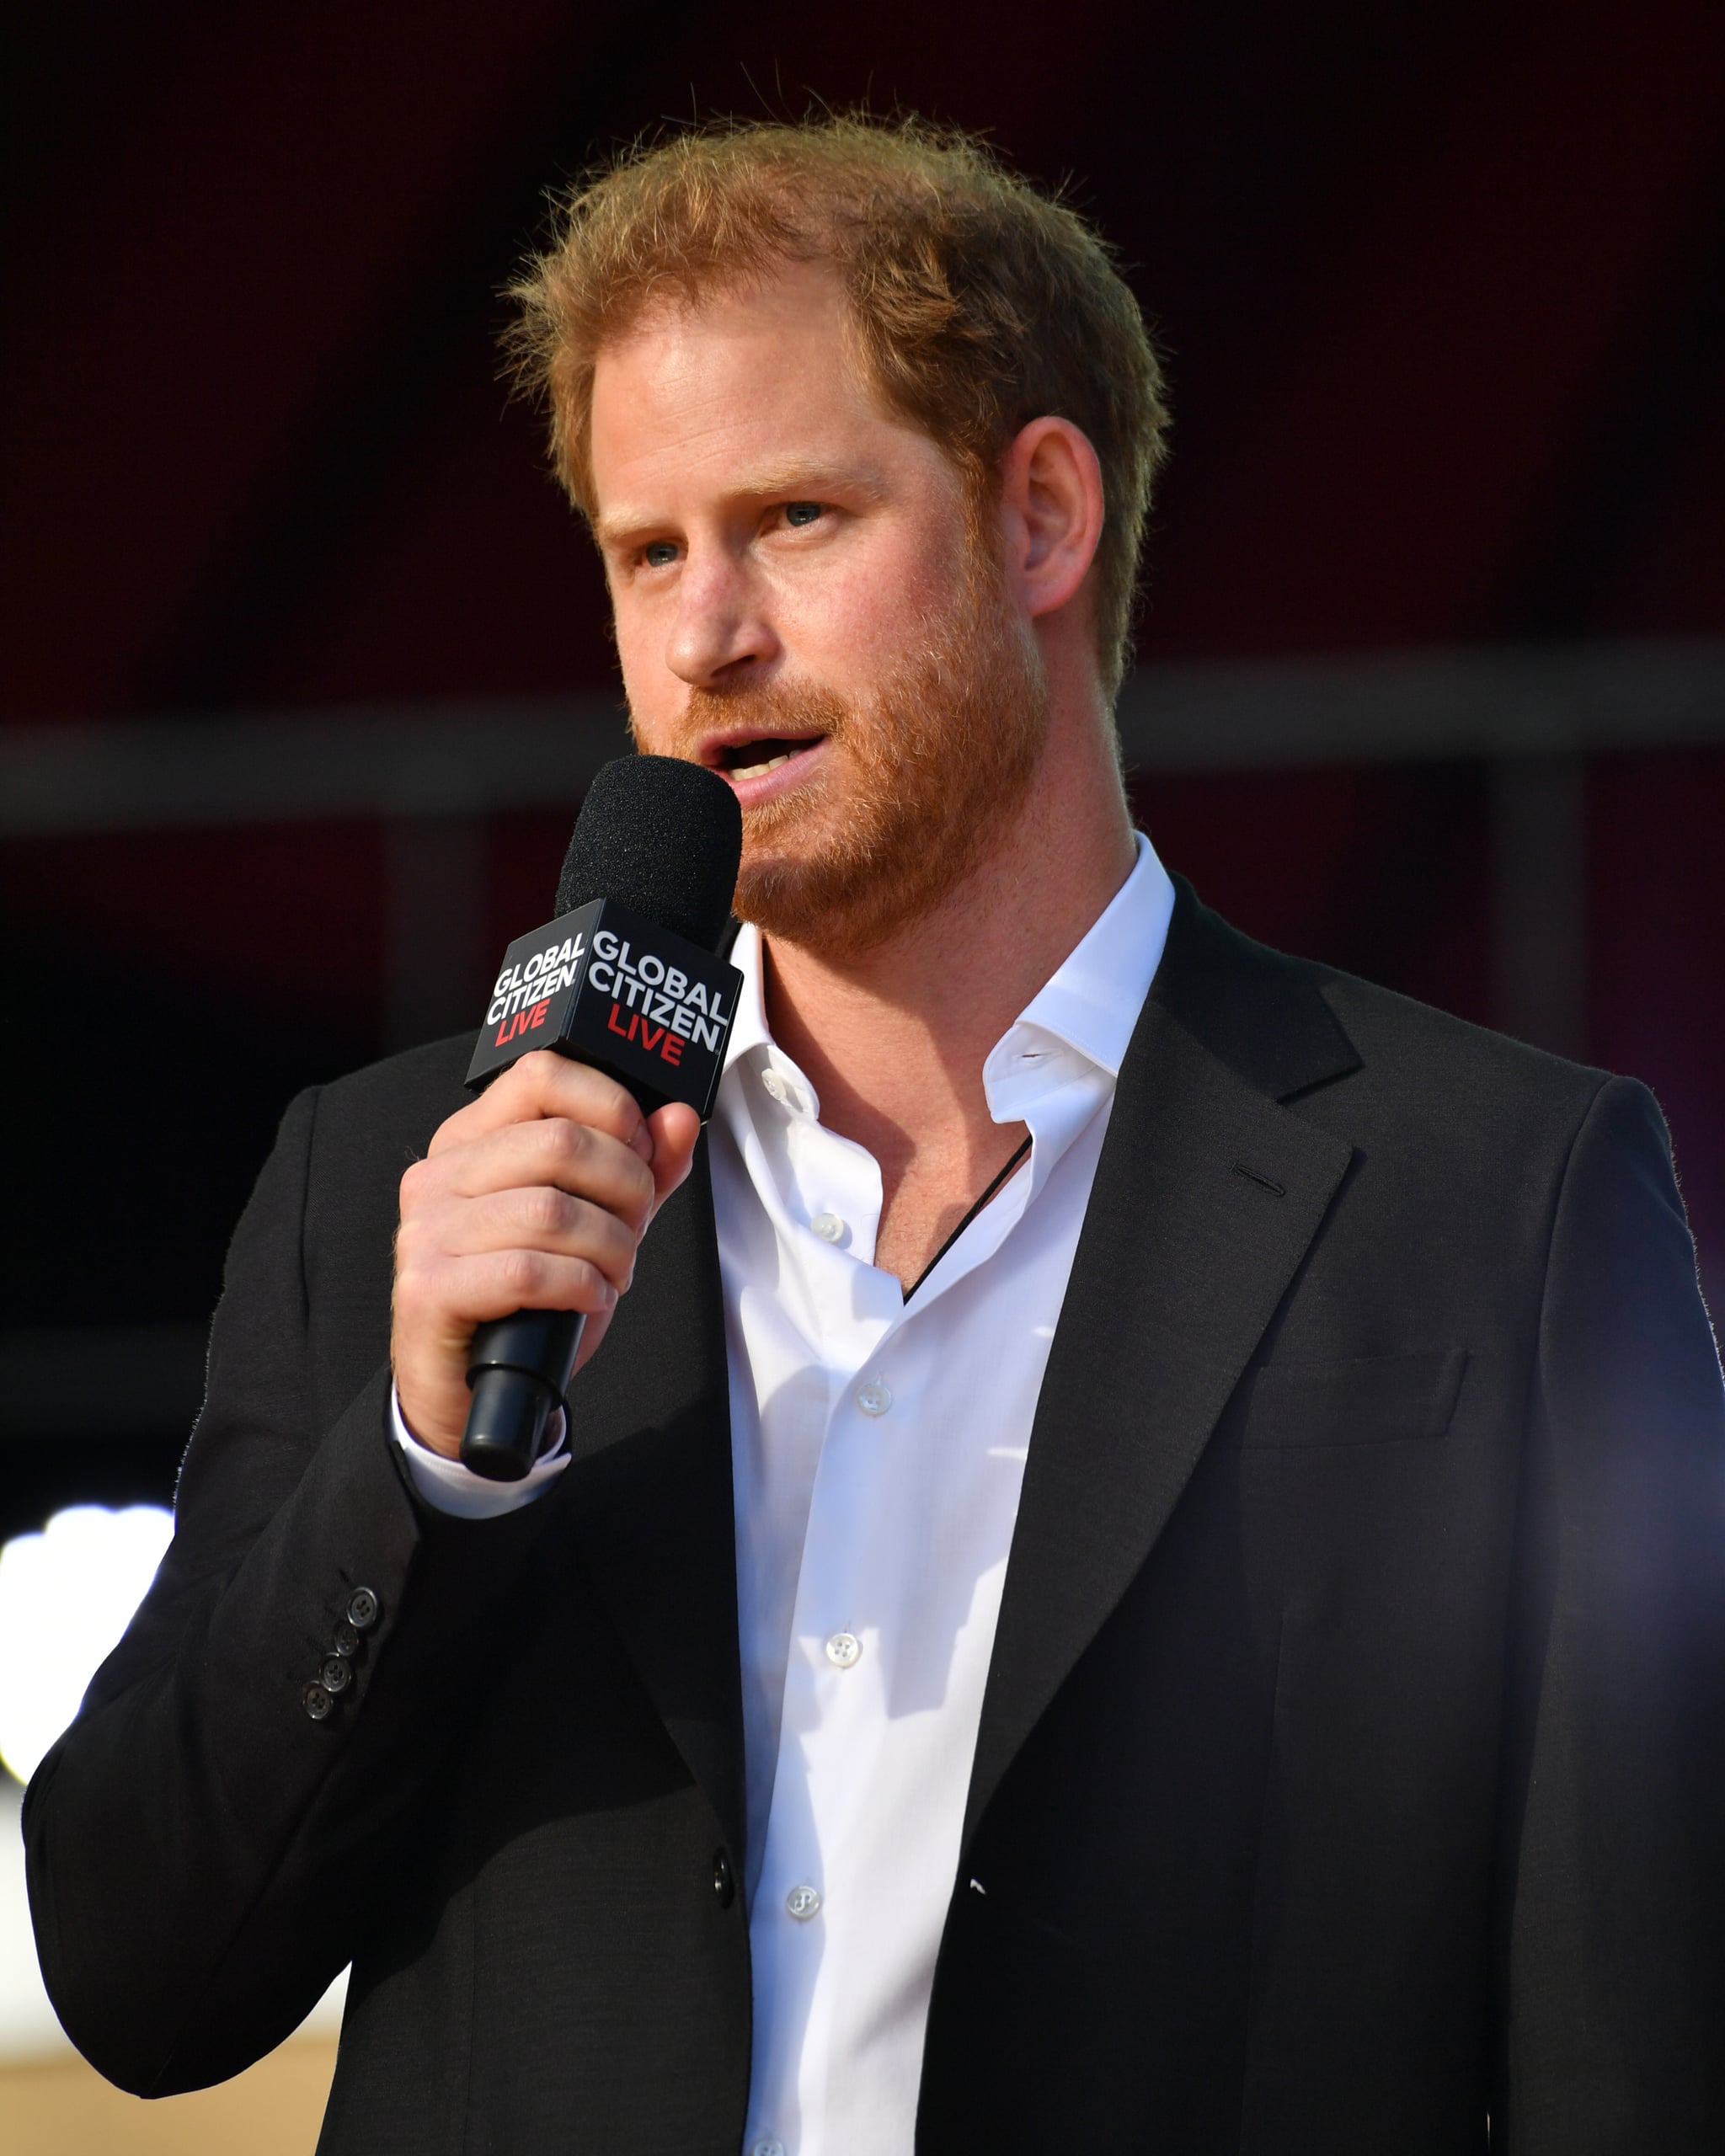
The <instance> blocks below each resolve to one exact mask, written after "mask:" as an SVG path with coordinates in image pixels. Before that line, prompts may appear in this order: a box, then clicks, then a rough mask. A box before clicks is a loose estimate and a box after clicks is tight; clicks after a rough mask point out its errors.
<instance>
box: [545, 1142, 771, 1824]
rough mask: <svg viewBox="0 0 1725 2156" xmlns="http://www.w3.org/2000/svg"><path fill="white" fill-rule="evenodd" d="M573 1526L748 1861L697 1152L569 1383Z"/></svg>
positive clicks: (710, 1284) (637, 1660) (721, 1426)
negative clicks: (605, 1329)
mask: <svg viewBox="0 0 1725 2156" xmlns="http://www.w3.org/2000/svg"><path fill="white" fill-rule="evenodd" d="M570 1420H571V1425H572V1428H571V1433H570V1448H571V1450H572V1451H573V1452H574V1455H575V1458H574V1464H573V1465H571V1466H570V1468H569V1471H568V1472H567V1473H566V1474H565V1475H564V1476H563V1485H564V1488H563V1492H560V1496H561V1497H562V1499H563V1508H564V1517H565V1518H566V1519H567V1520H568V1522H569V1527H570V1529H571V1531H572V1532H573V1533H574V1536H575V1539H576V1540H577V1542H578V1544H579V1548H580V1551H581V1555H582V1557H583V1559H584V1561H585V1565H586V1567H587V1571H588V1572H589V1575H590V1577H591V1578H592V1579H593V1581H594V1582H595V1585H596V1586H597V1587H598V1588H599V1590H600V1592H601V1595H602V1596H603V1597H604V1599H605V1601H606V1605H607V1607H608V1608H609V1609H610V1612H611V1617H612V1619H613V1620H614V1621H615V1623H616V1625H617V1630H618V1631H619V1632H620V1633H621V1634H622V1639H623V1642H624V1645H625V1646H627V1647H628V1652H629V1655H630V1657H631V1659H632V1660H633V1662H634V1665H635V1668H636V1669H637V1670H638V1673H639V1674H640V1676H641V1678H642V1680H643V1682H644V1684H645V1685H646V1687H647V1689H648V1691H649V1693H650V1694H651V1695H652V1698H653V1701H654V1705H655V1706H656V1707H657V1709H658V1710H659V1713H660V1717H661V1718H662V1719H663V1721H664V1723H665V1728H666V1729H667V1730H668V1731H669V1732H670V1737H671V1740H672V1742H674V1743H675V1744H676V1748H677V1749H678V1751H679V1752H680V1753H681V1754H682V1757H683V1759H684V1761H685V1763H686V1765H687V1766H688V1769H689V1771H690V1772H691V1774H693V1775H694V1777H695V1780H696V1781H697V1783H698V1784H699V1785H700V1786H701V1788H702V1790H704V1792H705V1793H706V1795H707V1797H708V1801H710V1802H711V1804H712V1806H713V1810H714V1811H715V1812H717V1814H718V1818H719V1821H720V1823H721V1825H722V1826H723V1828H724V1833H725V1836H726V1839H727V1841H728V1842H729V1846H730V1849H731V1850H732V1852H733V1856H734V1860H735V1861H736V1862H737V1863H738V1864H739V1865H740V1863H741V1861H742V1857H743V1837H744V1822H745V1802H744V1793H743V1792H744V1784H743V1737H742V1694H741V1687H740V1678H739V1673H738V1648H737V1583H736V1545H735V1539H734V1531H733V1519H732V1499H731V1453H730V1403H729V1390H728V1385H727V1379H726V1369H725V1347H724V1304H723V1297H722V1293H721V1289H720V1284H719V1273H718V1245H717V1241H716V1239H715V1236H714V1233H713V1187H712V1182H711V1179H710V1177H709V1175H708V1166H707V1147H706V1140H705V1139H704V1138H703V1139H702V1143H701V1145H700V1146H699V1148H698V1149H697V1153H696V1156H695V1163H694V1166H693V1167H692V1169H691V1171H690V1173H689V1178H688V1181H687V1182H686V1183H685V1184H684V1185H683V1187H682V1188H681V1190H680V1191H679V1192H678V1193H677V1194H676V1197H675V1198H672V1199H671V1200H670V1202H669V1203H668V1204H667V1205H666V1206H665V1209H664V1210H663V1212H662V1213H661V1214H660V1216H659V1218H658V1219H656V1220H654V1223H653V1225H652V1226H651V1228H650V1229H649V1230H648V1233H647V1235H646V1237H645V1239H644V1241H643V1243H642V1245H641V1251H640V1256H639V1258H638V1262H637V1266H636V1272H635V1280H634V1284H633V1287H632V1288H631V1289H630V1290H629V1292H628V1294H627V1295H625V1296H624V1297H623V1299H622V1302H621V1303H620V1304H619V1305H617V1315H616V1317H615V1318H614V1319H613V1321H612V1323H611V1331H610V1333H609V1334H608V1335H607V1337H606V1341H605V1343H604V1347H603V1349H602V1351H601V1353H599V1354H598V1355H596V1356H595V1358H594V1359H593V1361H592V1362H591V1363H590V1364H588V1366H587V1368H586V1369H585V1370H583V1371H582V1373H581V1374H580V1376H579V1378H578V1379H577V1380H575V1384H574V1388H573V1391H572V1413H571V1417H570Z"/></svg>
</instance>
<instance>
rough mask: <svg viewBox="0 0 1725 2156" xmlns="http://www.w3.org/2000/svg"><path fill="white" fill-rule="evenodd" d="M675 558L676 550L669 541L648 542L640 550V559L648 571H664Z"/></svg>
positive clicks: (656, 540) (654, 540)
mask: <svg viewBox="0 0 1725 2156" xmlns="http://www.w3.org/2000/svg"><path fill="white" fill-rule="evenodd" d="M676 558H677V550H676V547H675V546H674V545H673V544H672V543H671V542H670V540H669V539H653V540H649V542H648V543H647V545H646V546H644V547H643V548H642V549H641V559H642V560H643V561H644V562H645V563H646V564H647V566H648V568H649V569H666V568H670V565H671V563H673V562H674V561H675V560H676Z"/></svg>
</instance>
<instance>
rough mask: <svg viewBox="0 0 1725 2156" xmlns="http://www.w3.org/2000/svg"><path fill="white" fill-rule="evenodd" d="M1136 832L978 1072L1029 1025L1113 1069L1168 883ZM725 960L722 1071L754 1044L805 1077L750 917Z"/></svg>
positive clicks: (1169, 900) (1134, 1014)
mask: <svg viewBox="0 0 1725 2156" xmlns="http://www.w3.org/2000/svg"><path fill="white" fill-rule="evenodd" d="M1135 838H1136V841H1137V858H1136V859H1135V861H1134V862H1133V864H1132V871H1131V873H1130V875H1129V876H1128V877H1127V878H1126V880H1125V882H1124V883H1123V884H1121V886H1120V888H1119V890H1118V891H1116V892H1115V894H1114V897H1113V898H1112V899H1109V901H1108V905H1106V906H1104V907H1103V910H1102V912H1101V913H1100V914H1099V915H1097V919H1096V920H1095V921H1093V922H1092V924H1091V926H1090V927H1089V929H1088V930H1087V931H1086V933H1085V935H1084V937H1082V939H1081V941H1080V942H1079V943H1078V944H1077V946H1076V948H1075V949H1073V950H1072V951H1071V953H1069V954H1068V956H1067V957H1066V958H1064V959H1063V960H1062V961H1061V962H1060V964H1059V965H1058V966H1057V967H1056V968H1055V971H1054V974H1052V976H1051V977H1050V978H1049V980H1048V981H1047V982H1046V983H1044V985H1043V986H1042V987H1041V988H1040V989H1039V990H1037V992H1036V994H1035V995H1033V997H1032V998H1031V1000H1030V1001H1029V1002H1028V1004H1027V1005H1026V1006H1025V1007H1024V1009H1023V1011H1021V1012H1020V1013H1019V1016H1018V1017H1017V1021H1016V1022H1015V1023H1014V1024H1013V1025H1012V1027H1009V1028H1008V1030H1007V1033H1005V1034H1003V1035H1002V1037H1001V1039H1000V1040H999V1041H998V1042H997V1043H996V1045H995V1047H994V1049H992V1050H991V1053H990V1054H989V1057H988V1059H987V1062H986V1064H985V1065H984V1070H985V1074H986V1073H990V1072H991V1071H992V1069H993V1067H994V1065H996V1061H997V1059H1000V1058H1001V1055H1002V1054H1003V1052H1004V1051H1007V1050H1009V1049H1012V1048H1014V1047H1016V1046H1017V1045H1018V1044H1019V1043H1020V1041H1022V1038H1023V1035H1022V1033H1021V1028H1025V1027H1034V1028H1036V1029H1037V1030H1038V1031H1039V1032H1040V1033H1044V1034H1048V1035H1052V1036H1053V1038H1055V1040H1056V1041H1058V1042H1060V1043H1061V1045H1062V1046H1063V1047H1065V1048H1067V1049H1071V1050H1072V1051H1073V1053H1074V1054H1077V1055H1079V1056H1081V1057H1082V1058H1083V1059H1084V1060H1085V1061H1086V1062H1087V1063H1090V1064H1093V1065H1095V1066H1096V1067H1097V1069H1098V1070H1103V1071H1105V1072H1106V1073H1107V1075H1108V1077H1109V1078H1110V1079H1114V1078H1117V1077H1119V1073H1120V1065H1121V1063H1122V1062H1123V1061H1124V1058H1125V1054H1126V1044H1127V1043H1128V1042H1129V1041H1130V1039H1131V1038H1132V1031H1133V1028H1134V1027H1135V1026H1136V1024H1137V1023H1138V1018H1139V1014H1140V1011H1142V1010H1143V1008H1144V1000H1145V998H1146V996H1147V995H1149V993H1150V985H1151V981H1152V980H1153V979H1155V978H1156V968H1157V967H1158V966H1159V965H1160V964H1161V963H1162V948H1163V946H1164V945H1165V944H1166V943H1167V936H1168V923H1169V921H1171V920H1172V917H1173V911H1174V886H1173V884H1172V882H1171V881H1170V879H1169V877H1168V873H1167V869H1165V868H1164V867H1162V862H1160V861H1159V860H1158V859H1157V857H1156V848H1155V847H1154V846H1152V845H1151V842H1150V841H1149V839H1148V838H1146V835H1144V833H1143V832H1142V831H1139V832H1136V833H1135ZM731 963H732V964H733V965H734V966H735V967H736V968H737V969H738V971H739V972H740V974H742V976H743V987H742V992H741V994H740V995H739V997H738V999H737V1015H736V1020H735V1022H734V1024H733V1026H732V1027H731V1036H730V1040H729V1043H728V1045H727V1047H726V1049H725V1068H726V1070H729V1068H730V1066H731V1065H733V1064H734V1063H735V1062H737V1061H739V1060H740V1059H741V1058H742V1057H744V1056H745V1055H747V1054H749V1053H750V1050H751V1049H765V1050H766V1061H767V1062H768V1063H770V1064H772V1065H776V1066H777V1068H778V1069H779V1070H782V1072H783V1073H784V1075H785V1076H786V1077H787V1079H788V1080H793V1081H798V1082H800V1083H801V1084H802V1085H804V1086H806V1085H807V1083H808V1081H807V1080H806V1079H804V1078H803V1075H802V1073H801V1072H800V1071H798V1070H797V1069H796V1066H795V1065H793V1063H792V1062H791V1061H790V1060H789V1059H788V1057H787V1056H785V1054H783V1051H782V1049H779V1048H778V1046H777V1043H776V1042H775V1041H774V1040H773V1038H772V1032H771V1030H770V1029H769V1027H768V1026H767V1022H766V985H765V981H764V978H763V974H764V969H763V968H762V966H761V932H760V931H759V930H758V929H757V928H756V926H755V925H754V924H753V922H751V921H750V922H745V924H744V926H743V927H742V929H741V931H740V933H739V935H738V937H737V940H736V942H735V944H734V947H733V948H732V951H731ZM1015 1037H1017V1038H1015Z"/></svg>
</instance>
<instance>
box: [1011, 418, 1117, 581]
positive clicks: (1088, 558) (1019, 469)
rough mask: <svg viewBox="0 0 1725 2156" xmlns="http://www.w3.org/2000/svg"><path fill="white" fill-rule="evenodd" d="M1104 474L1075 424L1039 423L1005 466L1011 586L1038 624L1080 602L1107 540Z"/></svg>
mask: <svg viewBox="0 0 1725 2156" xmlns="http://www.w3.org/2000/svg"><path fill="white" fill-rule="evenodd" d="M1102 515H1103V498H1102V467H1101V465H1100V464H1099V463H1098V462H1097V455H1096V451H1095V450H1094V449H1092V447H1091V445H1090V437H1089V436H1088V435H1087V434H1085V433H1084V431H1083V430H1082V429H1081V428H1079V427H1075V426H1074V425H1073V424H1072V422H1071V420H1070V419H1055V418H1053V417H1052V416H1050V417H1049V418H1045V419H1033V420H1032V421H1031V422H1030V424H1028V426H1026V427H1023V428H1021V429H1020V430H1019V431H1018V433H1017V435H1014V437H1013V438H1012V441H1011V442H1010V443H1009V444H1008V445H1007V452H1006V455H1005V456H1004V457H1003V458H1002V459H1001V491H1000V517H1001V538H1002V540H1003V542H1004V553H1005V563H1006V570H1007V579H1008V580H1009V581H1010V583H1011V584H1012V590H1013V593H1014V595H1015V596H1016V597H1017V600H1018V602H1019V604H1020V605H1021V606H1023V609H1024V611H1025V613H1026V614H1027V615H1028V616H1029V617H1030V619H1032V620H1035V619H1036V618H1037V616H1039V615H1043V614H1052V613H1055V612H1058V611H1059V610H1060V608H1061V607H1062V606H1065V605H1067V603H1068V602H1069V601H1070V600H1071V599H1072V597H1073V595H1075V594H1076V591H1077V590H1078V588H1079V586H1080V585H1081V584H1082V583H1083V581H1084V579H1085V577H1086V575H1087V574H1088V572H1089V568H1090V564H1091V563H1092V561H1093V560H1094V559H1095V558H1096V549H1097V543H1098V542H1099V541H1100V540H1101V538H1102Z"/></svg>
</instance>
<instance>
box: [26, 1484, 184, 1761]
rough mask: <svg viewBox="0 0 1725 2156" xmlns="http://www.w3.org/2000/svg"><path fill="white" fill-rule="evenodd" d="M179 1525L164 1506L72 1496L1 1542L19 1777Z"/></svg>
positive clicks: (111, 1640)
mask: <svg viewBox="0 0 1725 2156" xmlns="http://www.w3.org/2000/svg"><path fill="white" fill-rule="evenodd" d="M173 1532H174V1516H173V1514H172V1513H167V1512H164V1511H163V1509H162V1508H161V1507H160V1506H159V1505H128V1506H127V1507H126V1509H125V1511H123V1512H110V1511H109V1509H108V1508H107V1507H106V1506H104V1505H74V1506H72V1508H70V1509H69V1510H67V1511H66V1512H63V1513H55V1515H54V1517H53V1518H51V1520H50V1521H49V1522H48V1524H47V1525H46V1527H45V1528H44V1529H43V1530H42V1532H41V1533H40V1534H20V1535H19V1536H17V1537H16V1538H15V1539H14V1540H12V1541H10V1542H8V1543H7V1544H5V1545H3V1546H0V1762H3V1763H4V1764H5V1765H6V1766H8V1767H9V1768H10V1769H11V1770H12V1772H13V1774H16V1775H17V1777H18V1779H19V1780H20V1781H21V1782H25V1781H28V1780H29V1778H30V1776H31V1775H32V1774H34V1773H35V1770H36V1768H37V1767H38V1765H39V1764H40V1762H41V1758H42V1755H43V1753H45V1751H46V1750H47V1749H48V1748H49V1746H50V1745H51V1743H52V1742H54V1740H55V1738H56V1737H58V1736H59V1734H60V1732H61V1730H63V1729H64V1728H65V1727H66V1726H67V1723H68V1722H69V1721H71V1720H72V1716H74V1715H75V1714H76V1713H77V1705H78V1701H79V1700H81V1699H83V1695H84V1689H85V1687H86V1686H87V1685H88V1684H89V1681H90V1679H91V1678H93V1676H94V1675H95V1673H96V1671H97V1669H98V1668H99V1666H100V1664H101V1663H102V1662H103V1661H104V1659H105V1658H106V1657H107V1656H108V1654H109V1652H110V1651H111V1650H112V1649H113V1647H114V1646H115V1645H116V1644H117V1643H118V1641H119V1639H120V1634H121V1633H122V1632H123V1631H124V1630H126V1625H127V1624H128V1622H129V1621H130V1620H131V1614H132V1612H133V1610H135V1609H136V1608H137V1606H138V1604H139V1603H140V1602H142V1599H143V1598H144V1591H145V1589H146V1588H147V1587H148V1586H149V1584H150V1582H151V1581H152V1579H153V1578H154V1577H155V1576H156V1567H157V1566H158V1564H160V1562H161V1561H162V1553H163V1550H166V1548H167V1547H168V1537H169V1536H170V1535H171V1534H173Z"/></svg>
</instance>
